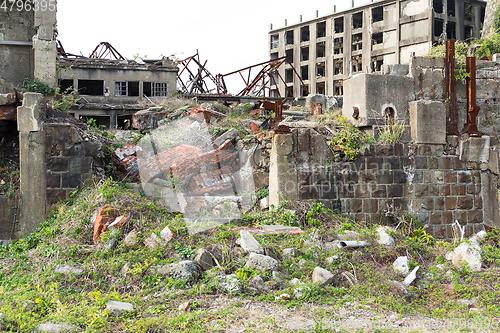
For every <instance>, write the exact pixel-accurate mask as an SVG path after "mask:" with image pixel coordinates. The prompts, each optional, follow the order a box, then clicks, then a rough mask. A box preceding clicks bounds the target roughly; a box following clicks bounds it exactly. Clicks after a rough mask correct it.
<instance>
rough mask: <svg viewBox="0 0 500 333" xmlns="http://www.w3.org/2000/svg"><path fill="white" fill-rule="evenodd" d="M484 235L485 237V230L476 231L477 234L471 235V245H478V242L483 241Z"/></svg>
mask: <svg viewBox="0 0 500 333" xmlns="http://www.w3.org/2000/svg"><path fill="white" fill-rule="evenodd" d="M484 237H486V231H485V230H481V231H480V232H478V233H477V234H475V235H474V236H472V237H471V238H470V241H471V243H472V244H473V245H479V243H481V242H482V241H483V239H484Z"/></svg>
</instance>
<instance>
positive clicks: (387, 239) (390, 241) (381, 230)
mask: <svg viewBox="0 0 500 333" xmlns="http://www.w3.org/2000/svg"><path fill="white" fill-rule="evenodd" d="M388 231H394V229H392V228H390V227H383V226H379V227H377V233H378V238H377V243H379V244H380V245H387V246H393V245H394V238H393V237H392V236H389V233H388Z"/></svg>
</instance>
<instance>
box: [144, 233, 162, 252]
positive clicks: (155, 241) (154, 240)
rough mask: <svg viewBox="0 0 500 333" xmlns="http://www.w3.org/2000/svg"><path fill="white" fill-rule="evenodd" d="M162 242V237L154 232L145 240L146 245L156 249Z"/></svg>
mask: <svg viewBox="0 0 500 333" xmlns="http://www.w3.org/2000/svg"><path fill="white" fill-rule="evenodd" d="M160 244H161V241H160V238H158V236H157V235H156V234H155V233H154V232H152V233H151V236H149V237H148V238H146V239H145V240H144V245H146V246H147V247H149V248H150V249H151V250H153V249H155V248H156V247H157V246H159V245H160Z"/></svg>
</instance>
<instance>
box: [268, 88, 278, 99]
mask: <svg viewBox="0 0 500 333" xmlns="http://www.w3.org/2000/svg"><path fill="white" fill-rule="evenodd" d="M270 97H279V95H278V90H276V89H272V90H271V95H270Z"/></svg>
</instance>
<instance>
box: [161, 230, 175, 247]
mask: <svg viewBox="0 0 500 333" xmlns="http://www.w3.org/2000/svg"><path fill="white" fill-rule="evenodd" d="M174 236H175V235H174V233H173V232H172V231H171V230H170V228H169V227H168V226H166V227H165V228H163V230H162V231H160V238H161V239H162V240H163V244H166V243H168V241H170V240H171V239H172V238H174Z"/></svg>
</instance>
